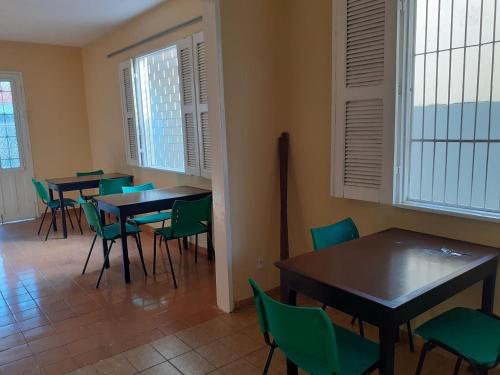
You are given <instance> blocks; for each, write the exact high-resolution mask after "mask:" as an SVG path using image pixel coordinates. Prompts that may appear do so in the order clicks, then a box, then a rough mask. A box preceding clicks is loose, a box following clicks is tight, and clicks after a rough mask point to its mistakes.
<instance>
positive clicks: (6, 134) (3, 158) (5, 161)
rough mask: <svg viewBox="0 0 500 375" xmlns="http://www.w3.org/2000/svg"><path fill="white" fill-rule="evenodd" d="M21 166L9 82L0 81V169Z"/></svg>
mask: <svg viewBox="0 0 500 375" xmlns="http://www.w3.org/2000/svg"><path fill="white" fill-rule="evenodd" d="M20 166H21V161H20V155H19V147H18V140H17V130H16V123H15V116H14V101H13V98H12V85H11V82H10V81H0V168H3V169H7V168H19V167H20Z"/></svg>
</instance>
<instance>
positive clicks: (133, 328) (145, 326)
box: [0, 222, 499, 375]
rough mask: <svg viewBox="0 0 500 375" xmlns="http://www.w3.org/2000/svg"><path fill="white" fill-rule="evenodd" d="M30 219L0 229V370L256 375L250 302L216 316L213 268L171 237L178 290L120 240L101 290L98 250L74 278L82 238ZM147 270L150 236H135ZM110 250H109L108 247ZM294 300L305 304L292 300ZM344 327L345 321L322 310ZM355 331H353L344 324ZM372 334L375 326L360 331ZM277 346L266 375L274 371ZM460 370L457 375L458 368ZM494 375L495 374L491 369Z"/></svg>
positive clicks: (433, 374) (445, 363)
mask: <svg viewBox="0 0 500 375" xmlns="http://www.w3.org/2000/svg"><path fill="white" fill-rule="evenodd" d="M35 225H36V223H33V222H31V223H20V224H13V225H5V226H0V292H1V294H2V296H3V299H0V337H1V338H0V373H1V374H4V375H11V374H12V375H17V374H65V373H71V374H94V375H95V374H100V375H104V374H117V375H127V374H138V373H141V374H147V375H164V374H167V375H178V374H179V375H180V374H187V375H204V374H208V373H210V374H211V375H220V374H226V375H232V374H236V375H247V374H260V373H261V372H262V368H263V366H264V362H265V359H266V355H267V349H266V347H265V345H264V342H263V339H262V336H261V334H260V332H259V330H258V324H257V319H256V316H255V311H254V309H253V308H246V309H242V310H240V311H237V312H235V313H233V314H222V313H221V312H220V311H219V310H217V308H216V307H215V291H214V267H213V263H211V262H208V261H207V260H206V258H205V257H201V258H200V261H199V263H198V265H196V266H195V265H194V259H193V254H192V252H184V253H183V255H182V257H180V256H179V253H178V249H177V247H175V244H174V243H172V250H173V251H172V255H174V263H175V269H176V270H177V273H178V274H179V277H178V280H179V289H178V290H175V291H174V290H173V288H172V282H171V279H170V274H169V273H165V272H164V269H165V268H164V266H165V263H164V259H162V260H161V263H162V264H161V266H160V267H159V272H158V273H157V275H156V277H152V276H149V277H148V278H147V279H145V278H144V277H143V275H142V270H141V268H140V263H139V259H138V257H137V254H136V251H135V245H133V244H132V243H130V246H129V247H130V250H131V270H132V271H131V272H132V280H133V282H132V283H131V284H130V285H127V286H126V285H125V284H124V283H123V281H122V275H121V263H120V262H121V259H120V252H119V251H116V252H114V254H113V256H112V259H111V265H112V267H111V269H110V270H109V271H107V272H106V277H105V278H104V279H103V283H102V286H101V288H100V289H99V290H98V291H96V290H95V289H94V283H95V280H96V277H97V272H98V268H99V266H100V261H101V258H102V257H101V256H100V255H101V254H100V253H96V256H95V258H94V259H93V260H92V261H91V263H90V265H89V269H88V270H89V274H88V275H85V276H81V275H80V272H81V267H82V265H83V262H84V259H85V256H86V253H87V250H88V246H89V245H90V241H91V235H90V233H86V234H85V235H84V236H80V235H77V234H75V233H72V234H71V236H70V238H69V239H68V240H61V239H51V240H49V241H48V242H46V243H44V242H42V241H40V240H39V239H38V238H36V236H35V235H34V232H35ZM143 242H144V247H145V256H146V264H147V267H148V269H149V270H150V269H151V256H152V254H151V253H152V251H151V238H150V237H149V236H148V235H144V236H143ZM97 249H100V248H99V247H98V248H97ZM117 250H119V249H117ZM300 303H301V304H309V303H310V302H308V301H305V300H301V301H300ZM328 312H329V314H330V315H331V317H332V319H333V320H334V321H335V322H336V323H338V324H342V325H344V326H346V327H351V326H350V324H349V321H350V317H348V316H345V315H343V314H341V313H338V312H335V311H334V310H333V309H329V310H328ZM351 328H352V329H355V327H351ZM366 332H367V335H368V336H369V337H370V338H372V339H374V340H376V337H377V331H376V330H375V329H374V328H373V327H370V326H367V327H366ZM417 359H418V353H410V352H409V350H408V345H407V343H406V341H405V340H403V341H402V342H401V343H400V344H398V346H397V361H396V374H401V375H410V374H414V371H415V366H416V361H417ZM452 369H453V360H452V359H451V358H449V357H446V356H442V355H440V353H439V352H437V351H436V352H432V353H431V354H430V355H429V357H428V359H427V361H426V366H425V368H424V372H423V373H424V374H427V375H438V374H451V373H452ZM284 370H285V360H284V357H283V356H282V355H281V353H280V352H279V351H278V352H277V354H275V358H274V359H273V363H272V365H271V368H270V374H273V375H275V374H283V373H284ZM466 373H467V371H466V367H465V366H463V369H462V372H461V374H466ZM494 374H497V375H498V374H499V372H498V371H497V372H495V373H494Z"/></svg>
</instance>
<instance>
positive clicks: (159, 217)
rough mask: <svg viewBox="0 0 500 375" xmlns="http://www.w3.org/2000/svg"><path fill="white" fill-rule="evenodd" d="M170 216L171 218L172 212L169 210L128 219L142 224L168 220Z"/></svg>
mask: <svg viewBox="0 0 500 375" xmlns="http://www.w3.org/2000/svg"><path fill="white" fill-rule="evenodd" d="M171 218H172V213H170V212H158V213H156V214H151V215H145V216H137V217H134V218H131V219H129V221H130V222H132V223H134V224H137V225H143V224H152V223H158V222H160V221H163V220H170V219H171Z"/></svg>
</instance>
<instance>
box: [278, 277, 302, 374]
mask: <svg viewBox="0 0 500 375" xmlns="http://www.w3.org/2000/svg"><path fill="white" fill-rule="evenodd" d="M281 296H282V298H283V302H284V303H286V304H288V305H292V306H296V305H297V292H296V291H295V290H292V289H290V288H289V287H288V283H287V282H286V280H285V279H284V278H283V277H281ZM286 373H287V375H297V373H298V369H297V365H296V364H295V363H293V362H292V361H290V360H289V359H288V358H287V359H286Z"/></svg>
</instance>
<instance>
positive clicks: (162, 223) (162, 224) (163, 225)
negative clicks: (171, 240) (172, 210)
mask: <svg viewBox="0 0 500 375" xmlns="http://www.w3.org/2000/svg"><path fill="white" fill-rule="evenodd" d="M161 228H162V229H163V228H165V220H163V221H162V222H161ZM162 240H163V237H162V236H161V237H160V246H161V241H162Z"/></svg>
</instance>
